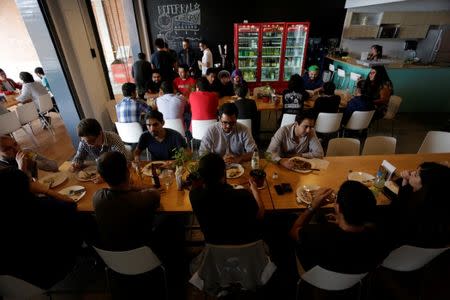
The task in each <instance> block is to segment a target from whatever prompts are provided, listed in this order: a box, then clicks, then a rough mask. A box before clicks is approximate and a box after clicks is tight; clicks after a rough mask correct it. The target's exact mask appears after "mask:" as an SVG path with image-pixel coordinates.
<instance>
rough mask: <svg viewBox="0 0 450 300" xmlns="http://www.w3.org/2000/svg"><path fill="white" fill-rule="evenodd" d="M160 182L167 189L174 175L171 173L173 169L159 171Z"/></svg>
mask: <svg viewBox="0 0 450 300" xmlns="http://www.w3.org/2000/svg"><path fill="white" fill-rule="evenodd" d="M160 177H161V181H162V182H161V183H162V184H163V185H164V186H165V187H166V190H169V186H170V185H171V184H172V182H173V180H174V178H175V176H174V173H173V170H170V169H164V170H163V171H162V172H161V176H160Z"/></svg>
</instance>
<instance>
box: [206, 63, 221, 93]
mask: <svg viewBox="0 0 450 300" xmlns="http://www.w3.org/2000/svg"><path fill="white" fill-rule="evenodd" d="M205 77H206V79H207V80H208V83H209V89H208V90H209V91H211V92H215V93H219V91H220V86H221V84H220V81H219V79H217V69H216V68H208V69H207V70H206V76H205Z"/></svg>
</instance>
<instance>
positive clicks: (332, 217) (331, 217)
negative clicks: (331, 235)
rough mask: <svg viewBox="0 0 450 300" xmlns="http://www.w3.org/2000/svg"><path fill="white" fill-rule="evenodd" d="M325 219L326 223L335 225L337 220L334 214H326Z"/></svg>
mask: <svg viewBox="0 0 450 300" xmlns="http://www.w3.org/2000/svg"><path fill="white" fill-rule="evenodd" d="M325 218H326V219H327V221H328V222H329V223H334V224H337V218H336V214H334V213H332V214H326V215H325Z"/></svg>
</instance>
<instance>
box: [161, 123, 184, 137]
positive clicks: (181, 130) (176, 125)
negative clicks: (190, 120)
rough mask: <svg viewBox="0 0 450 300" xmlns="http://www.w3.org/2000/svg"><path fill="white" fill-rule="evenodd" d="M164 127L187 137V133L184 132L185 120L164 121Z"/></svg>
mask: <svg viewBox="0 0 450 300" xmlns="http://www.w3.org/2000/svg"><path fill="white" fill-rule="evenodd" d="M164 127H165V128H170V129H173V130H175V131H178V132H179V133H180V134H181V136H183V137H184V136H185V135H186V132H185V131H184V125H183V120H181V119H167V120H164Z"/></svg>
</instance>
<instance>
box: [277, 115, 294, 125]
mask: <svg viewBox="0 0 450 300" xmlns="http://www.w3.org/2000/svg"><path fill="white" fill-rule="evenodd" d="M294 122H295V115H294V114H283V119H281V125H280V127H283V126H285V125H289V124H292V123H294Z"/></svg>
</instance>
